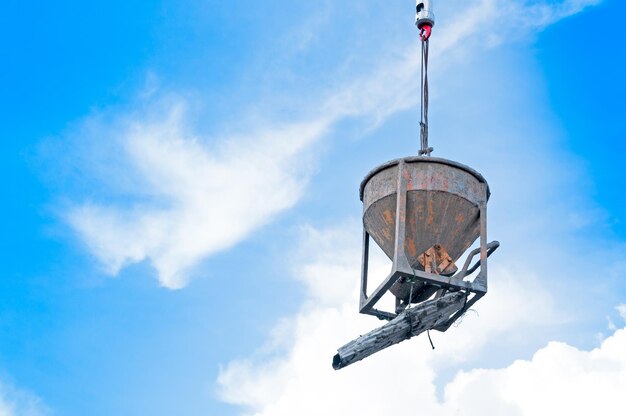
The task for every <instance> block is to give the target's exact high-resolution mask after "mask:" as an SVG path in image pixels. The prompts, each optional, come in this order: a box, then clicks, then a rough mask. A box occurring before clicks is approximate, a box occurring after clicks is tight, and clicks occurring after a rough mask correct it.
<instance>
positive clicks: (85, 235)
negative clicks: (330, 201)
mask: <svg viewBox="0 0 626 416" xmlns="http://www.w3.org/2000/svg"><path fill="white" fill-rule="evenodd" d="M594 3H596V1H595V0H588V1H580V0H578V1H573V0H571V1H563V2H558V3H555V2H536V1H532V2H531V1H528V2H523V1H504V0H483V1H482V2H478V3H477V4H472V5H468V4H467V3H466V2H461V1H456V2H451V3H450V4H449V5H447V6H446V7H447V8H448V9H450V10H454V12H452V13H450V19H449V20H450V22H451V23H450V24H448V25H445V24H442V25H441V28H438V30H439V31H440V34H439V37H438V48H437V52H436V53H438V54H439V55H441V56H443V55H444V54H448V55H454V53H453V52H454V51H459V50H462V49H463V48H464V45H466V44H468V42H469V43H471V44H473V43H476V44H478V45H479V46H481V47H484V46H485V44H484V42H482V41H478V40H476V39H475V37H478V36H480V38H481V39H491V41H490V42H487V44H486V46H490V45H494V44H497V43H499V42H501V41H502V39H504V38H515V37H517V36H519V37H524V36H527V33H528V31H532V30H538V29H541V28H542V27H545V26H546V25H548V24H550V23H552V22H554V21H556V20H558V19H561V18H563V17H565V16H568V15H570V14H573V13H576V12H577V11H579V10H581V9H582V8H584V7H585V6H587V5H590V4H594ZM455 7H456V9H454V8H455ZM487 22H489V24H488V25H487V24H484V23H487ZM517 31H520V32H524V33H523V34H517V33H516V32H517ZM394 49H397V48H394ZM415 49H416V45H415V44H414V40H413V41H412V43H411V45H410V46H404V47H403V50H405V52H404V53H401V54H400V55H399V56H398V55H396V56H395V58H394V59H389V60H386V61H385V62H384V63H378V64H377V65H376V66H375V67H374V69H372V70H371V71H369V72H367V73H365V74H363V73H359V74H357V75H356V76H354V77H352V80H351V81H350V82H347V83H345V84H344V85H342V86H339V87H337V88H335V89H334V90H333V91H332V92H330V93H329V94H327V95H326V96H325V97H323V98H321V99H320V100H319V101H317V102H307V103H303V104H302V108H301V109H300V110H301V111H299V112H298V113H299V114H304V116H301V117H299V118H298V119H295V121H290V122H287V123H285V122H280V121H275V122H274V121H271V120H270V121H268V120H265V121H263V122H261V123H257V124H256V125H255V126H254V127H252V128H250V129H249V131H247V132H245V133H244V134H240V135H237V136H235V137H231V136H227V137H218V138H211V139H210V140H209V139H208V138H206V137H203V136H202V135H201V134H199V133H198V131H199V130H201V125H198V124H196V123H197V122H195V121H190V119H188V118H186V116H185V111H184V108H185V106H186V105H188V104H187V103H185V102H184V101H183V100H178V101H177V102H176V103H175V104H173V105H172V108H171V109H170V110H169V111H166V116H165V117H164V119H157V120H156V121H155V118H157V117H158V116H157V117H155V115H154V114H144V115H140V116H137V114H138V113H137V112H135V113H131V115H128V114H121V115H119V116H118V117H117V118H118V119H120V120H124V121H123V122H121V123H120V122H119V121H115V122H113V123H111V125H110V126H107V125H99V124H97V123H96V124H95V127H96V129H98V130H99V131H97V132H96V134H97V135H98V136H99V137H101V136H104V137H105V140H106V142H107V143H117V144H118V145H119V148H118V150H119V153H120V154H121V156H120V159H121V162H120V163H119V164H118V165H116V167H115V172H114V173H111V175H110V177H109V179H108V182H109V186H112V187H115V186H116V181H118V180H121V181H128V180H129V179H128V178H134V179H135V180H134V181H133V180H130V185H129V186H130V188H131V189H130V191H129V192H130V193H131V194H133V193H134V194H135V195H138V196H142V200H141V202H138V203H135V204H133V205H131V206H129V204H128V203H127V202H126V203H123V204H119V203H115V202H114V201H110V202H104V203H103V202H100V201H98V202H96V201H91V202H90V201H85V202H83V203H81V204H79V205H76V206H74V207H73V208H71V209H70V210H69V212H67V215H66V217H67V220H68V222H69V223H70V224H71V226H72V227H73V228H74V229H75V230H76V231H77V232H78V234H79V236H80V238H81V239H82V240H83V241H84V242H85V244H86V245H87V247H88V248H89V250H90V251H91V253H93V254H94V255H95V256H96V257H97V258H98V259H99V260H100V262H101V263H102V264H103V265H104V267H105V268H106V270H107V271H108V272H110V273H111V274H116V273H118V272H119V270H120V269H121V268H123V267H125V266H126V265H129V264H132V263H137V262H141V261H144V260H148V261H149V262H150V263H151V264H152V265H153V266H154V267H155V269H156V270H157V272H158V277H159V280H160V282H161V284H162V285H164V286H166V287H169V288H180V287H183V286H185V285H186V283H187V282H188V280H189V278H190V276H191V271H192V270H193V268H194V267H195V266H196V265H198V263H199V262H201V261H202V260H203V259H205V258H207V257H208V256H210V255H212V254H215V253H217V252H220V251H222V250H226V249H228V248H231V247H233V246H234V245H236V244H237V243H238V242H240V241H242V240H243V239H245V238H246V237H247V236H248V235H249V234H250V233H252V232H254V231H255V230H257V229H258V228H259V227H261V226H263V225H264V224H266V223H268V222H269V221H271V220H273V219H274V218H275V217H276V216H277V215H278V214H279V213H281V212H283V211H284V210H286V209H289V208H291V207H293V206H294V205H295V204H296V203H297V202H298V200H299V199H300V197H301V196H302V193H303V189H304V188H305V186H306V184H307V181H308V180H309V178H310V177H311V174H312V173H313V169H312V168H311V162H313V159H314V158H311V157H310V156H311V155H312V154H314V150H315V144H316V143H317V142H319V141H320V140H321V139H322V138H324V137H326V136H327V135H328V132H329V131H330V130H331V129H332V127H333V125H334V124H335V123H337V122H338V121H340V120H343V119H346V118H361V119H365V120H371V121H373V123H374V125H376V124H379V123H382V122H383V121H384V120H385V119H386V118H387V117H388V116H389V115H391V114H394V113H396V112H398V111H401V110H404V109H407V108H411V107H413V106H415V105H416V104H417V102H418V98H417V85H416V81H415V80H416V74H417V73H418V68H419V66H418V65H419V62H418V59H417V53H416V50H415ZM441 62H442V63H441V65H445V64H446V60H445V59H442V60H441ZM259 105H262V104H259ZM114 118H115V117H114ZM91 122H92V120H87V121H85V124H89V123H91ZM88 139H89V138H88V137H87V138H85V140H88ZM97 164H105V163H103V161H99V162H98V163H97ZM109 170H111V169H110V168H109ZM126 185H128V184H126ZM146 194H147V195H148V196H149V198H143V197H144V196H145V195H146ZM94 199H96V198H94Z"/></svg>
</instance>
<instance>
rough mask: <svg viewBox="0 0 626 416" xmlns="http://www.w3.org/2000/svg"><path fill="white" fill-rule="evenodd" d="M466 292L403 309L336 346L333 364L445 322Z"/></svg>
mask: <svg viewBox="0 0 626 416" xmlns="http://www.w3.org/2000/svg"><path fill="white" fill-rule="evenodd" d="M465 297H466V294H465V293H464V292H454V293H449V294H447V295H445V296H443V297H441V298H439V299H433V300H429V301H427V302H424V303H421V304H419V305H417V306H415V307H413V308H409V309H406V310H404V311H403V312H402V313H401V314H400V315H398V316H397V317H396V318H395V319H393V320H392V321H390V322H388V323H387V324H386V325H384V326H382V327H380V328H378V329H375V330H373V331H371V332H370V333H368V334H365V335H361V336H360V337H359V338H357V339H355V340H353V341H350V342H349V343H347V344H346V345H344V346H343V347H341V348H339V349H338V350H337V354H336V355H335V356H334V357H333V368H334V369H335V370H340V369H342V368H344V367H347V366H349V365H350V364H354V363H356V362H357V361H361V360H362V359H364V358H367V357H369V356H370V355H372V354H375V353H377V352H379V351H382V350H384V349H385V348H388V347H390V346H392V345H395V344H399V343H400V342H402V341H405V340H407V339H410V338H412V337H414V336H417V335H419V334H421V333H422V332H425V331H428V330H431V329H433V328H435V327H437V326H439V325H441V324H444V323H445V322H446V321H447V320H448V319H450V316H452V315H453V314H455V313H456V312H458V311H459V310H461V309H462V308H463V306H464V304H465Z"/></svg>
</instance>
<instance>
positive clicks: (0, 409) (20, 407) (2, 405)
mask: <svg viewBox="0 0 626 416" xmlns="http://www.w3.org/2000/svg"><path fill="white" fill-rule="evenodd" d="M48 414H50V412H49V410H48V409H47V408H46V406H44V404H43V403H42V401H41V399H39V398H38V397H36V396H34V395H33V394H30V393H27V392H24V391H21V390H17V389H15V388H14V387H12V386H10V385H8V384H6V383H0V416H44V415H48Z"/></svg>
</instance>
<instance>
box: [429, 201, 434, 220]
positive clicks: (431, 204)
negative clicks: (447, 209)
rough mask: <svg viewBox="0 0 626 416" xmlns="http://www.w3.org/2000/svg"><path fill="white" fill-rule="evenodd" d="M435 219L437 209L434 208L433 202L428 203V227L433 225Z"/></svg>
mask: <svg viewBox="0 0 626 416" xmlns="http://www.w3.org/2000/svg"><path fill="white" fill-rule="evenodd" d="M434 219H435V209H434V207H433V200H432V199H431V200H429V201H428V225H432V223H433V221H434Z"/></svg>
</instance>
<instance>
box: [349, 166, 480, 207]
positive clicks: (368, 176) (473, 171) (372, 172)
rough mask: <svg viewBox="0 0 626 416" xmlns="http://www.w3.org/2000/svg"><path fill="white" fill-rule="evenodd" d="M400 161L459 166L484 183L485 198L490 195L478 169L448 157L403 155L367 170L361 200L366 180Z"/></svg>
mask: <svg viewBox="0 0 626 416" xmlns="http://www.w3.org/2000/svg"><path fill="white" fill-rule="evenodd" d="M400 162H407V163H439V164H441V165H448V166H453V167H455V168H459V169H461V170H464V171H466V172H467V173H469V174H471V175H472V176H474V177H475V178H476V179H478V181H479V182H481V183H484V184H485V186H486V188H487V199H489V197H490V196H491V191H490V190H489V184H488V183H487V180H486V179H485V177H484V176H483V175H481V174H480V173H478V171H476V170H474V169H472V168H470V167H469V166H467V165H464V164H462V163H459V162H455V161H453V160H449V159H444V158H441V157H432V156H409V157H403V158H399V159H394V160H390V161H388V162H386V163H383V164H382V165H379V166H377V167H375V168H374V169H372V170H371V171H369V172H368V174H367V175H365V178H363V180H362V181H361V186H360V187H359V198H360V200H361V201H363V193H364V192H365V186H366V185H367V182H369V180H370V179H372V178H373V177H374V176H376V174H377V173H379V172H381V171H383V170H385V169H388V168H390V167H393V166H395V165H399V164H400Z"/></svg>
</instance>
